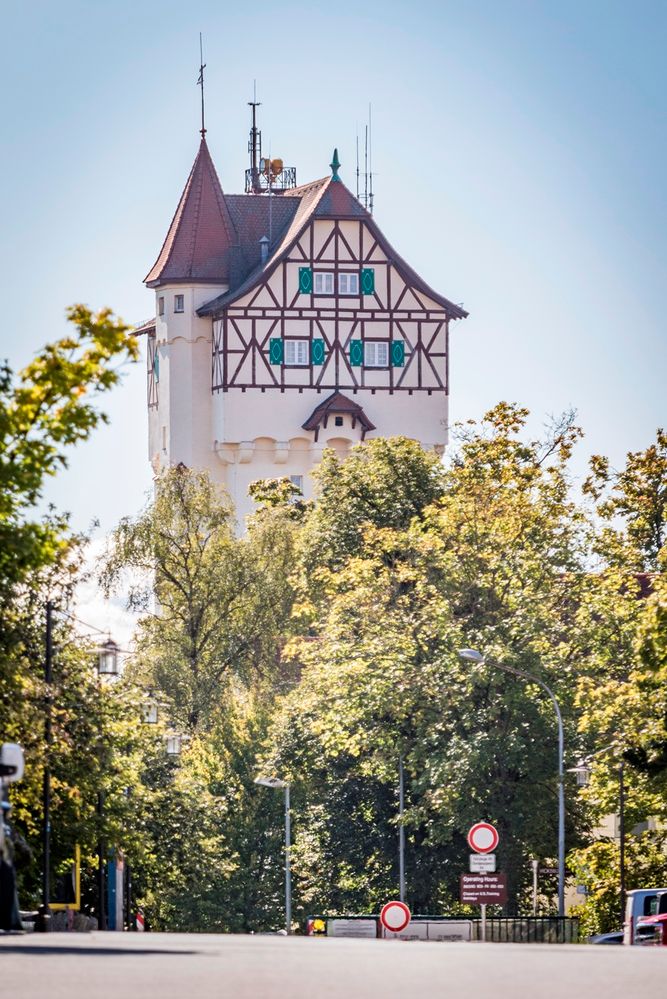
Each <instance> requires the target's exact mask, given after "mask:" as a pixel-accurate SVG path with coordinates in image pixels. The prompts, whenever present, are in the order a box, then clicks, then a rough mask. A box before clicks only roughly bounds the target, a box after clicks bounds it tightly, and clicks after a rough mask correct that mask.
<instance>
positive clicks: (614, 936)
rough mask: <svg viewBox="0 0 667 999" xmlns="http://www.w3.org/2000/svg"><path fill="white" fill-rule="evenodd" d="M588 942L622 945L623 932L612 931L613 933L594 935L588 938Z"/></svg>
mask: <svg viewBox="0 0 667 999" xmlns="http://www.w3.org/2000/svg"><path fill="white" fill-rule="evenodd" d="M588 942H589V943H592V944H622V943H623V930H614V932H613V933H596V934H595V936H593V937H589V938H588Z"/></svg>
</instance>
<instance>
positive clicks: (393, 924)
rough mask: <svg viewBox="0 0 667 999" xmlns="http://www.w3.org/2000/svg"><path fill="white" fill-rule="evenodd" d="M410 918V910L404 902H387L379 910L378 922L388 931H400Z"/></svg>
mask: <svg viewBox="0 0 667 999" xmlns="http://www.w3.org/2000/svg"><path fill="white" fill-rule="evenodd" d="M410 919H411V916H410V910H409V909H408V907H407V905H406V904H405V902H387V904H386V905H383V906H382V909H381V911H380V922H381V923H382V925H383V926H384V928H385V930H389V932H390V933H400V932H401V930H404V929H405V927H406V926H407V925H408V923H409V922H410Z"/></svg>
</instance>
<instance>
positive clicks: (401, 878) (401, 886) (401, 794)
mask: <svg viewBox="0 0 667 999" xmlns="http://www.w3.org/2000/svg"><path fill="white" fill-rule="evenodd" d="M404 811H405V775H404V771H403V757H402V756H401V757H400V758H399V761H398V897H399V899H400V900H401V902H405V826H404V825H403V812H404Z"/></svg>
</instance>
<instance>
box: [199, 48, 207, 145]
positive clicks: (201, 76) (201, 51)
mask: <svg viewBox="0 0 667 999" xmlns="http://www.w3.org/2000/svg"><path fill="white" fill-rule="evenodd" d="M205 69H206V63H205V62H204V46H203V43H202V37H201V31H200V32H199V79H198V80H197V86H198V87H201V128H200V129H199V131H200V133H201V137H202V139H203V138H204V136H205V135H206V127H205V125H204V70H205Z"/></svg>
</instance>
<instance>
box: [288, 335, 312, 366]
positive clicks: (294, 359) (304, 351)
mask: <svg viewBox="0 0 667 999" xmlns="http://www.w3.org/2000/svg"><path fill="white" fill-rule="evenodd" d="M308 363H309V357H308V341H307V340H285V364H288V365H290V364H294V365H298V367H304V366H305V365H307V364H308Z"/></svg>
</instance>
